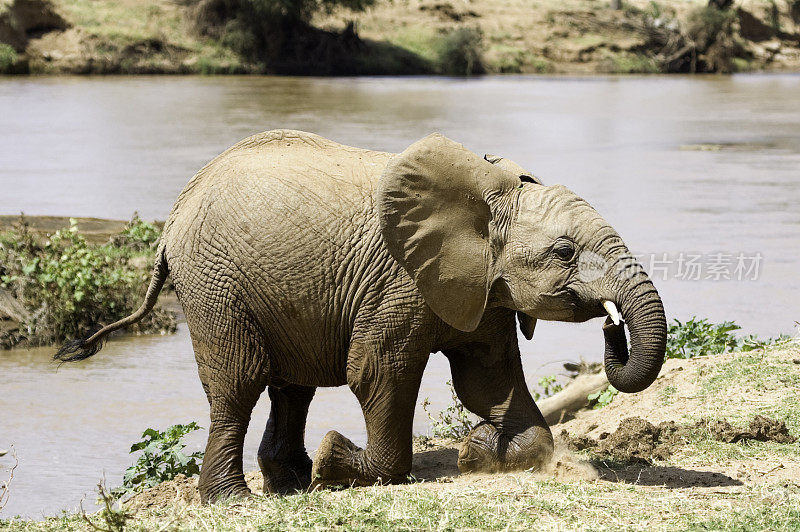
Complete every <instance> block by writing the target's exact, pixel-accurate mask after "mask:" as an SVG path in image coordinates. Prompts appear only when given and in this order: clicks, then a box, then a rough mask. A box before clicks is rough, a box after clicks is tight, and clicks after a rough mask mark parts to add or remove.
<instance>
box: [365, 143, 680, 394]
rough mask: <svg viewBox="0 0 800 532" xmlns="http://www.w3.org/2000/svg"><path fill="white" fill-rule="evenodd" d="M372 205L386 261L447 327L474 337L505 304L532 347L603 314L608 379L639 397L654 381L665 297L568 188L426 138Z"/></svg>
mask: <svg viewBox="0 0 800 532" xmlns="http://www.w3.org/2000/svg"><path fill="white" fill-rule="evenodd" d="M377 198H378V202H379V211H380V217H381V224H382V231H383V238H384V240H385V243H386V245H387V247H388V249H389V251H390V253H391V254H392V256H393V257H394V258H395V259H396V260H397V261H398V262H399V263H400V264H401V265H402V266H403V267H404V268H405V269H406V271H407V272H408V273H409V275H410V276H411V278H412V279H413V280H414V282H415V283H416V286H417V288H418V289H419V291H420V293H421V294H422V296H423V297H424V298H425V301H426V303H427V304H428V306H430V308H431V309H432V310H433V311H434V312H435V313H436V314H437V315H438V316H439V317H440V318H441V319H442V320H443V321H445V322H446V323H448V324H449V325H451V326H453V327H455V328H457V329H460V330H463V331H472V330H474V329H475V328H476V327H477V326H478V324H479V322H480V321H481V318H482V316H483V312H484V310H485V309H486V308H487V306H503V307H507V308H510V309H513V310H516V311H517V312H518V316H519V317H520V325H521V328H522V330H523V333H524V334H525V336H526V337H528V338H530V337H531V335H532V334H533V327H534V325H535V320H536V319H537V318H538V319H545V320H559V321H576V322H577V321H585V320H588V319H590V318H595V317H600V316H604V315H606V314H609V319H607V320H606V324H605V325H604V327H603V329H604V334H605V343H606V351H605V366H606V373H607V376H608V380H609V382H610V383H611V384H612V385H614V387H616V388H617V389H619V390H620V391H624V392H636V391H639V390H643V389H644V388H646V387H647V386H649V385H650V383H652V382H653V380H655V378H656V377H657V375H658V372H659V370H660V369H661V364H662V362H663V359H664V350H665V343H666V320H665V317H664V308H663V306H662V304H661V299H660V298H659V296H658V293H657V292H656V289H655V287H654V286H653V284H652V282H651V281H650V279H649V278H648V276H647V274H646V273H644V271H642V269H641V268H640V267H639V266H638V263H637V261H636V260H635V259H633V257H632V255H631V253H630V252H629V251H628V248H627V247H626V246H625V244H624V242H623V241H622V239H621V238H620V236H619V235H618V234H617V232H616V231H614V229H613V228H612V227H611V226H610V225H609V224H608V223H607V222H606V221H605V220H604V219H603V218H602V217H601V216H600V215H599V214H598V213H597V211H595V210H594V208H592V207H591V206H590V205H589V204H588V203H587V202H585V201H584V200H582V199H581V198H579V197H578V196H576V195H575V194H574V193H572V192H570V191H569V190H568V189H566V188H565V187H563V186H561V185H553V186H545V185H542V184H541V182H540V181H539V180H538V179H536V178H534V177H533V176H532V175H531V174H529V173H528V172H526V171H524V170H523V169H522V168H520V167H519V166H518V165H516V164H515V163H513V162H511V161H508V160H506V159H501V158H498V157H494V156H486V158H481V157H480V156H478V155H476V154H474V153H472V152H470V151H469V150H467V149H466V148H464V146H462V145H460V144H458V143H456V142H453V141H451V140H449V139H447V138H445V137H443V136H441V135H438V134H434V135H429V136H428V137H425V138H424V139H422V140H420V141H418V142H416V143H414V144H412V145H411V146H410V147H409V148H408V149H406V150H405V151H404V152H403V153H401V154H399V155H397V156H395V157H394V158H393V159H392V160H391V161H390V163H389V164H388V166H387V167H386V170H385V171H384V173H383V175H382V176H381V180H380V183H379V187H378V194H377ZM617 309H619V311H621V315H622V316H621V317H622V319H623V320H624V321H625V323H626V324H627V326H628V330H629V333H630V343H631V349H630V353H629V352H628V346H627V340H626V338H625V332H624V329H623V327H622V324H621V323H620V321H619V318H620V316H619V311H618V310H617Z"/></svg>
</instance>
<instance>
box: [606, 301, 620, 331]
mask: <svg viewBox="0 0 800 532" xmlns="http://www.w3.org/2000/svg"><path fill="white" fill-rule="evenodd" d="M603 308H604V309H606V312H608V315H609V316H611V321H613V322H614V325H619V321H620V318H619V311H618V310H617V306H616V305H615V304H614V303H612V302H611V301H608V300H606V301H603Z"/></svg>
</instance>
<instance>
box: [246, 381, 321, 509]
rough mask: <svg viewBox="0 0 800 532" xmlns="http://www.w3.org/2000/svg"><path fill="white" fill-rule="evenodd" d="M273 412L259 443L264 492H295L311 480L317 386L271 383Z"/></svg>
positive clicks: (303, 488) (271, 411)
mask: <svg viewBox="0 0 800 532" xmlns="http://www.w3.org/2000/svg"><path fill="white" fill-rule="evenodd" d="M268 390H269V399H270V412H269V420H268V421H267V428H266V429H264V437H263V438H262V440H261V445H260V446H259V447H258V465H259V467H260V468H261V473H262V475H263V476H264V493H281V494H287V493H294V492H296V491H301V490H305V489H306V488H308V486H309V485H310V484H311V459H310V458H309V457H308V454H307V453H306V447H305V429H306V418H307V417H308V406H309V405H310V404H311V399H313V397H314V392H316V388H312V387H307V386H298V385H294V384H288V385H286V386H283V387H281V388H277V387H275V386H270V387H269V388H268Z"/></svg>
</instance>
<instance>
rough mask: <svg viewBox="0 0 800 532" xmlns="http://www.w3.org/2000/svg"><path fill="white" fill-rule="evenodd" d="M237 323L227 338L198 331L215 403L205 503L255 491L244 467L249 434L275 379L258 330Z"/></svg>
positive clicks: (203, 480) (204, 470)
mask: <svg viewBox="0 0 800 532" xmlns="http://www.w3.org/2000/svg"><path fill="white" fill-rule="evenodd" d="M190 327H191V323H190ZM232 328H235V329H236V332H235V334H232V335H231V336H228V335H226V336H225V338H226V340H227V341H222V342H217V341H213V342H208V343H206V342H203V341H198V340H197V339H196V336H195V335H193V336H192V340H193V343H194V345H195V355H196V357H197V363H198V370H199V373H200V380H201V381H202V383H203V388H204V389H205V390H206V394H207V396H208V401H209V404H210V407H211V426H210V427H209V430H208V443H207V444H206V452H205V456H204V458H203V465H202V467H201V469H200V481H199V483H198V489H199V490H200V499H201V500H202V502H203V503H213V502H216V501H218V500H222V499H225V498H228V497H240V496H248V495H250V490H249V489H248V488H247V483H246V482H245V480H244V473H243V469H242V453H243V448H244V437H245V433H246V432H247V426H248V424H249V423H250V417H251V415H252V412H253V407H254V406H255V404H256V402H257V401H258V398H259V396H260V395H261V393H262V392H263V391H264V389H265V388H266V386H267V382H268V380H269V367H268V366H269V359H268V357H267V356H266V355H265V354H264V353H263V352H262V348H261V347H260V342H259V341H258V340H257V337H256V336H255V335H254V334H251V333H248V332H246V331H244V330H242V328H240V327H238V326H233V327H232ZM225 346H228V347H225Z"/></svg>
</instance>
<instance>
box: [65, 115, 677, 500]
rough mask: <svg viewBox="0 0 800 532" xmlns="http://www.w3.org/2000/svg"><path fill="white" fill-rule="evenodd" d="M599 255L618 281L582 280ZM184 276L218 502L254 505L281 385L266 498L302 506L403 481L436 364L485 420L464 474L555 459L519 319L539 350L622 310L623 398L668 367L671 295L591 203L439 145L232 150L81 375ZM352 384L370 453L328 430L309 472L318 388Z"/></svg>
mask: <svg viewBox="0 0 800 532" xmlns="http://www.w3.org/2000/svg"><path fill="white" fill-rule="evenodd" d="M490 161H491V162H490ZM588 251H591V252H593V253H596V254H597V256H599V257H601V258H603V259H604V260H605V261H606V263H607V265H608V267H607V270H604V271H601V272H600V274H597V275H593V276H589V277H591V279H584V280H582V277H586V276H585V275H583V276H582V275H581V271H580V270H579V268H578V264H579V263H580V262H581V261H580V260H579V257H580V256H583V255H581V254H582V253H583V252H588ZM167 272H169V273H170V274H171V275H172V278H173V280H174V283H175V288H176V291H177V294H178V297H179V299H180V301H181V303H182V305H183V308H184V310H185V313H186V318H187V321H188V325H189V330H190V331H191V337H192V343H193V346H194V351H195V355H196V358H197V364H198V368H199V374H200V380H201V381H202V384H203V388H204V390H205V392H206V394H207V396H208V401H209V404H210V406H211V426H210V433H209V438H208V446H207V447H206V454H205V459H204V461H203V468H202V472H201V475H200V485H199V487H200V493H201V496H202V499H203V500H204V501H213V500H216V499H218V498H220V497H226V496H229V495H243V494H247V493H248V491H247V487H246V485H245V481H244V476H243V474H242V446H243V441H244V436H245V430H246V429H247V426H248V422H249V420H250V415H251V411H252V409H253V406H254V405H255V403H256V401H257V399H258V398H259V396H260V394H261V393H262V392H263V390H264V389H265V388H268V390H269V396H270V399H271V408H272V410H271V412H270V417H269V420H268V422H267V426H266V430H265V431H264V437H263V441H262V443H261V446H260V448H259V451H258V461H259V464H260V466H261V469H262V472H263V474H264V486H265V491H271V492H276V493H287V492H291V491H293V490H296V489H303V488H306V487H308V486H309V484H310V483H312V481H313V482H314V483H315V484H319V485H332V484H345V485H349V484H354V485H365V484H373V483H375V482H401V481H403V480H405V479H406V477H407V475H408V473H409V472H410V470H411V455H412V453H411V437H412V433H411V428H412V417H413V413H414V405H415V403H416V401H417V393H418V390H419V385H420V380H421V378H422V373H423V370H424V369H425V365H426V363H427V360H428V356H429V355H430V353H434V352H437V351H441V352H443V353H444V355H445V356H446V357H447V358H448V360H449V362H450V367H451V370H452V376H453V385H454V386H455V390H456V392H457V394H458V397H459V398H460V399H461V401H462V402H463V403H464V405H465V406H466V408H467V409H469V410H470V411H471V412H473V413H475V414H477V415H478V416H480V417H481V418H482V419H483V420H484V421H483V422H482V423H481V424H479V425H478V426H477V427H476V428H475V429H474V430H473V431H472V433H471V434H470V435H469V436H468V437H467V438H466V441H465V443H464V444H463V448H462V449H461V452H460V453H459V458H458V465H459V468H460V469H461V470H462V471H504V470H512V469H525V468H531V467H539V466H541V465H542V464H543V463H544V462H546V461H547V460H549V458H550V456H551V455H552V451H553V439H552V436H551V434H550V430H549V428H548V426H547V424H546V422H545V421H544V419H543V418H542V415H541V413H540V412H539V410H538V408H537V407H536V405H535V404H534V401H533V399H532V398H531V395H530V393H529V392H528V388H527V386H526V384H525V380H524V377H523V372H522V365H521V361H520V353H519V347H518V345H517V334H516V323H515V316H517V319H518V320H519V323H520V327H521V329H522V331H523V333H524V335H525V336H526V337H528V338H530V337H531V336H532V334H533V329H534V326H535V321H536V319H545V320H559V321H574V322H577V321H584V320H588V319H590V318H594V317H599V316H603V315H605V312H604V310H603V307H602V305H601V303H602V301H604V300H610V301H612V302H614V303H616V305H617V306H618V307H619V308H620V309H621V313H622V317H623V319H624V320H625V322H626V323H627V325H628V328H629V331H630V336H631V351H630V353H628V349H627V342H626V338H625V333H624V330H623V327H622V325H620V326H614V325H612V324H611V322H610V321H609V320H607V321H606V325H605V326H604V335H605V343H606V371H607V374H608V378H609V380H610V382H611V383H612V384H613V385H614V386H615V387H617V388H618V389H620V390H622V391H627V392H635V391H639V390H642V389H644V388H646V387H647V386H648V385H649V384H650V383H651V382H652V381H653V380H654V379H655V378H656V376H657V374H658V371H659V369H660V367H661V363H662V360H663V357H664V345H665V337H666V323H665V319H664V311H663V308H662V305H661V301H660V299H659V297H658V294H657V292H656V290H655V288H654V287H653V285H652V283H651V282H650V280H649V279H648V278H647V276H646V275H645V274H644V273H643V272H641V271H639V270H637V269H636V264H635V261H632V260H631V259H630V255H629V252H628V250H627V248H626V247H625V245H624V243H623V242H622V240H621V238H620V237H619V236H618V235H617V233H616V232H615V231H614V230H613V229H612V228H611V227H610V226H609V225H608V224H607V223H606V222H605V221H604V220H603V218H601V217H600V215H599V214H597V212H596V211H595V210H594V209H593V208H592V207H591V206H590V205H589V204H587V203H586V202H585V201H583V200H582V199H580V198H579V197H577V196H576V195H575V194H573V193H572V192H570V191H569V190H567V189H566V188H564V187H563V186H560V185H555V186H544V185H542V184H541V183H539V181H538V180H537V179H535V178H533V177H530V174H529V173H528V172H525V171H524V170H523V169H521V168H520V167H519V166H517V165H516V164H514V163H512V162H510V161H508V160H505V159H501V158H498V157H494V156H487V157H486V160H484V159H483V158H481V157H479V156H477V155H475V154H473V153H471V152H469V151H468V150H466V149H465V148H464V147H463V146H461V145H460V144H457V143H455V142H453V141H451V140H448V139H446V138H445V137H442V136H441V135H430V136H428V137H426V138H424V139H422V140H420V141H418V142H416V143H414V144H413V145H411V146H410V147H409V148H408V149H407V150H406V151H404V152H403V153H401V154H399V155H394V154H390V153H380V152H373V151H367V150H362V149H357V148H352V147H347V146H342V145H339V144H336V143H334V142H331V141H329V140H326V139H324V138H322V137H319V136H316V135H312V134H309V133H302V132H298V131H285V130H282V131H270V132H266V133H263V134H260V135H256V136H254V137H251V138H248V139H246V140H244V141H242V142H240V143H239V144H237V145H236V146H234V147H232V148H230V149H229V150H227V151H226V152H225V153H223V154H222V155H220V156H219V157H217V158H216V159H214V160H213V161H212V162H211V163H209V164H208V165H207V166H206V167H205V168H203V169H202V170H201V171H200V172H199V173H198V174H197V175H196V176H195V177H194V178H193V179H192V180H191V182H190V183H189V184H188V185H187V187H186V189H185V190H184V191H183V192H182V193H181V195H180V197H179V198H178V201H177V203H176V204H175V207H174V209H173V211H172V214H171V215H170V217H169V220H168V221H167V224H166V226H165V229H164V235H163V242H162V247H161V248H160V250H159V257H158V260H157V263H156V268H155V273H154V278H153V282H152V284H151V287H150V290H149V292H148V296H147V302H146V303H145V304H144V305H143V306H142V308H141V309H140V310H139V311H138V312H137V313H136V314H134V315H133V316H131V317H130V318H126V320H127V321H126V320H122V321H121V322H118V323H117V324H112V325H111V326H108V327H106V328H105V329H103V330H102V331H100V332H99V333H97V334H95V335H94V336H93V337H91V338H90V339H89V340H87V341H84V342H82V343H81V344H80V346H79V347H80V348H81V349H83V350H84V354H83V355H80V354H79V355H78V356H76V357H74V358H84V357H85V356H90V355H91V354H93V351H96V349H97V345H99V343H98V342H99V340H100V339H101V338H102V336H104V335H105V334H107V333H108V332H109V331H110V330H113V329H114V328H119V327H121V326H123V325H125V324H127V323H129V322H130V321H135V320H137V319H139V318H140V317H141V316H142V315H144V314H145V313H146V312H147V311H149V309H150V308H151V307H152V304H153V303H154V302H155V298H156V297H157V295H158V291H159V290H160V288H161V285H162V284H163V278H165V277H166V275H167ZM65 349H66V348H65ZM90 351H91V352H90ZM62 358H64V359H69V358H68V357H62ZM343 384H347V385H349V386H350V389H351V390H352V391H353V393H354V394H355V395H356V397H357V398H358V400H359V402H360V404H361V406H362V409H363V412H364V419H365V421H366V427H367V434H368V443H367V446H366V449H360V448H358V447H356V446H355V445H354V444H352V443H351V442H350V441H349V440H348V439H347V438H345V437H344V436H342V435H341V434H339V433H338V432H336V431H331V432H329V433H328V434H327V435H326V436H325V438H324V439H323V441H322V443H321V445H320V446H319V449H318V451H317V453H316V456H315V459H314V461H313V464H312V462H311V460H310V459H309V457H308V455H307V454H306V451H305V445H304V429H305V422H306V415H307V412H308V406H309V403H310V402H311V399H312V397H313V395H314V391H315V389H316V388H317V387H319V386H339V385H343ZM331 408H335V405H331Z"/></svg>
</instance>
